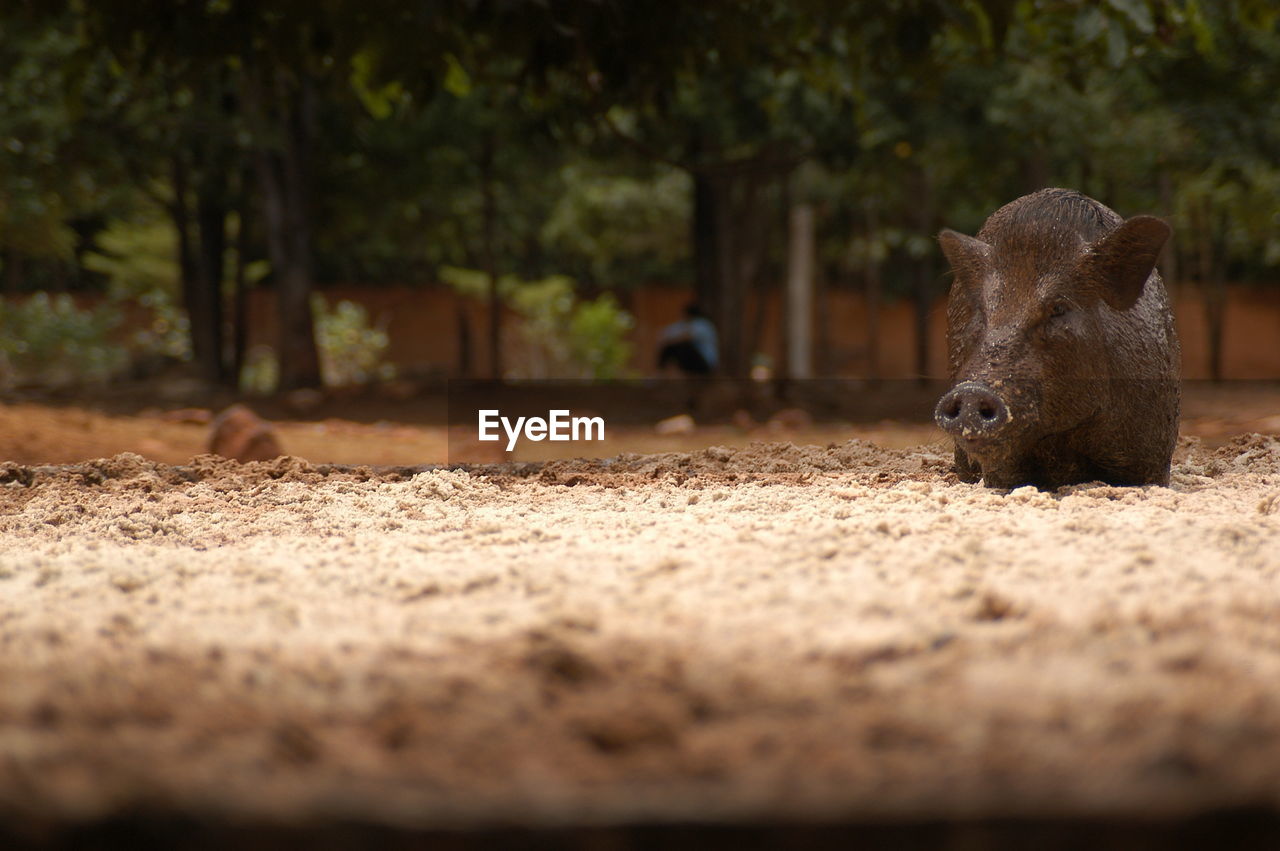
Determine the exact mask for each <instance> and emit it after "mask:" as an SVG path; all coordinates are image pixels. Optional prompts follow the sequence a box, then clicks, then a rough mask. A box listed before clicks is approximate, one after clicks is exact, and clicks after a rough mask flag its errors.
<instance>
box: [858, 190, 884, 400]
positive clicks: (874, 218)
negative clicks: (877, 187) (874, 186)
mask: <svg viewBox="0 0 1280 851" xmlns="http://www.w3.org/2000/svg"><path fill="white" fill-rule="evenodd" d="M879 241H880V215H879V213H878V212H877V210H876V205H875V202H874V201H868V202H867V205H866V251H865V256H864V258H863V264H864V265H863V286H864V287H865V293H866V299H867V377H868V378H870V379H871V380H872V381H878V380H879V379H880V300H881V298H880V297H881V293H882V291H883V289H884V285H883V281H882V280H881V278H880V258H879V256H877V252H876V246H877V245H878V244H879Z"/></svg>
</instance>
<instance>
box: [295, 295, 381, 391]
mask: <svg viewBox="0 0 1280 851" xmlns="http://www.w3.org/2000/svg"><path fill="white" fill-rule="evenodd" d="M311 310H312V313H313V314H314V315H315V322H316V346H317V348H318V349H319V350H320V373H321V375H322V376H323V378H324V383H325V384H326V385H328V386H330V387H348V386H352V385H358V384H368V383H370V382H372V381H385V380H387V379H390V378H394V377H395V368H394V367H393V366H392V365H391V364H389V363H387V362H386V361H385V359H384V358H385V355H386V351H387V346H388V345H390V343H391V340H390V338H388V337H387V332H386V330H384V329H382V328H378V327H374V326H373V325H372V324H370V322H369V312H368V311H367V310H366V309H365V308H364V307H363V306H362V305H359V304H355V303H354V302H350V301H346V300H343V301H339V302H338V303H337V304H336V305H334V306H333V307H332V308H330V307H329V306H328V305H327V304H326V303H325V300H324V297H323V296H319V295H316V296H312V298H311Z"/></svg>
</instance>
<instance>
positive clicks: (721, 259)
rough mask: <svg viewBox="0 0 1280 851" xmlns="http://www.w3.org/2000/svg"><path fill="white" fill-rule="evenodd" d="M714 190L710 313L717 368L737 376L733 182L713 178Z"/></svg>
mask: <svg viewBox="0 0 1280 851" xmlns="http://www.w3.org/2000/svg"><path fill="white" fill-rule="evenodd" d="M715 189H716V191H715V193H714V195H713V197H714V199H715V202H714V204H715V206H714V210H715V216H714V219H715V234H716V239H715V247H716V298H715V302H714V303H713V305H712V309H713V311H714V312H713V313H712V314H711V315H712V317H713V321H714V322H715V326H716V332H717V334H718V337H719V342H720V371H721V372H722V373H723V374H725V375H727V376H730V377H733V378H737V377H740V376H741V375H743V373H744V372H745V370H744V369H743V363H742V361H743V357H742V325H743V322H742V319H743V317H742V314H743V308H744V307H745V305H744V304H743V302H744V299H743V297H742V296H743V293H742V287H741V283H742V282H741V280H740V279H739V278H738V275H737V268H736V266H737V263H736V262H735V261H736V260H737V256H738V245H737V240H736V239H735V237H736V236H737V234H736V233H735V232H734V227H733V224H734V222H733V215H732V203H733V184H732V182H731V181H730V180H729V179H721V180H717V181H716V187H715Z"/></svg>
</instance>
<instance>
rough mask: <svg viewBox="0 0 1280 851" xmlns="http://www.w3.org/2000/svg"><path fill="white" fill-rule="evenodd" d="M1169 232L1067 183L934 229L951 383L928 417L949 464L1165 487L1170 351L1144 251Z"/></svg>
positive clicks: (1173, 392)
mask: <svg viewBox="0 0 1280 851" xmlns="http://www.w3.org/2000/svg"><path fill="white" fill-rule="evenodd" d="M1169 234H1170V230H1169V226H1168V225H1166V224H1165V223H1164V222H1162V221H1161V220H1159V219H1156V218H1152V217H1151V216H1134V217H1133V218H1131V219H1127V220H1126V219H1122V218H1120V216H1119V215H1117V214H1116V213H1115V212H1113V211H1112V210H1110V209H1109V208H1107V207H1106V206H1104V205H1102V204H1100V203H1098V202H1097V201H1095V200H1093V199H1092V198H1089V197H1087V196H1084V195H1081V194H1080V193H1078V192H1074V191H1071V190H1069V189H1043V190H1041V191H1039V192H1036V193H1033V194H1031V195H1026V196H1024V197H1022V198H1019V199H1017V200H1016V201H1013V202H1011V203H1009V204H1006V205H1005V206H1003V207H1001V208H1000V209H999V210H997V211H996V212H994V213H992V214H991V217H990V218H988V219H987V221H986V224H984V225H983V226H982V230H980V231H979V232H978V235H977V237H976V238H975V237H969V236H964V235H963V234H959V233H956V232H955V231H951V230H944V231H943V232H942V233H941V234H940V235H939V237H938V239H939V242H940V243H941V246H942V250H943V252H944V253H945V254H946V256H947V259H948V260H949V261H950V263H951V268H952V270H953V271H954V273H955V278H954V280H953V282H952V285H951V293H950V297H949V300H948V305H947V349H948V353H949V355H950V365H951V377H952V378H953V379H954V380H955V382H956V383H955V385H954V386H953V387H952V389H951V390H950V391H949V392H948V393H947V394H946V395H944V396H943V397H942V398H941V399H940V400H939V401H938V405H937V408H936V410H935V412H934V417H935V419H936V420H937V423H938V425H939V426H940V427H941V428H942V429H943V430H945V431H946V432H947V433H949V434H950V435H951V436H952V437H953V438H954V440H955V453H956V472H957V473H958V474H959V476H960V478H961V479H962V480H964V481H967V482H976V481H978V480H979V479H981V480H983V481H985V482H986V484H987V485H988V486H990V487H994V488H1014V487H1019V486H1021V485H1035V486H1037V487H1039V488H1042V489H1052V488H1057V487H1060V486H1062V485H1069V484H1075V483H1078V482H1088V481H1094V480H1100V481H1103V482H1107V483H1110V484H1114V485H1149V484H1157V485H1167V484H1168V483H1169V460H1170V457H1171V456H1172V454H1173V447H1174V444H1175V442H1176V441H1177V436H1178V407H1179V401H1180V394H1179V386H1178V372H1179V364H1180V351H1179V347H1178V337H1177V333H1176V332H1175V330H1174V327H1173V314H1172V312H1171V311H1170V309H1169V299H1168V296H1167V294H1166V293H1165V288H1164V282H1163V281H1161V280H1160V275H1159V273H1157V272H1156V270H1155V263H1156V258H1157V256H1158V255H1159V253H1160V249H1161V248H1162V247H1163V246H1164V244H1165V242H1166V240H1168V238H1169Z"/></svg>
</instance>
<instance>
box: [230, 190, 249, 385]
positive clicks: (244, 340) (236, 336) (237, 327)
mask: <svg viewBox="0 0 1280 851" xmlns="http://www.w3.org/2000/svg"><path fill="white" fill-rule="evenodd" d="M248 183H249V181H248V175H244V179H242V180H241V182H240V191H241V196H240V221H239V224H238V226H237V228H236V271H235V284H234V286H235V293H234V294H233V296H232V299H233V301H232V326H231V376H230V377H231V383H232V385H233V386H234V387H239V386H240V376H241V375H242V374H243V373H244V362H245V356H246V354H247V352H248V349H249V281H248V279H247V278H246V270H247V269H248V266H249V212H250V208H251V206H252V205H251V203H250V199H249V193H248Z"/></svg>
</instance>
